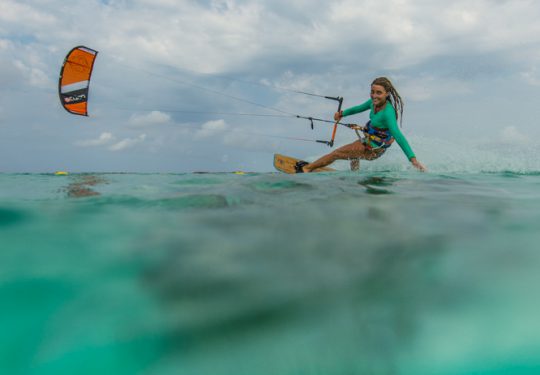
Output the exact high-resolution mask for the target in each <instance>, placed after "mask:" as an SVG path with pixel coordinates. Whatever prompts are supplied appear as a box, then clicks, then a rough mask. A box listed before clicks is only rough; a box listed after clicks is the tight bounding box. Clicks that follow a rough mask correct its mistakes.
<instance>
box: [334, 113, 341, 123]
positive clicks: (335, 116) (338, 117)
mask: <svg viewBox="0 0 540 375" xmlns="http://www.w3.org/2000/svg"><path fill="white" fill-rule="evenodd" d="M342 118H343V111H337V112H336V113H334V121H339V120H341V119H342Z"/></svg>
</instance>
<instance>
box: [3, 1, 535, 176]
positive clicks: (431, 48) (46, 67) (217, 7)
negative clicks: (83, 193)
mask: <svg viewBox="0 0 540 375" xmlns="http://www.w3.org/2000/svg"><path fill="white" fill-rule="evenodd" d="M539 17H540V7H539V6H538V5H537V4H536V3H535V2H533V1H504V0H477V1H474V2H471V1H470V0H456V1H452V2H428V1H412V0H387V1H386V2H384V3H383V2H381V1H378V0H366V1H363V2H362V4H361V6H359V3H358V1H356V0H336V1H333V2H328V1H323V0H297V1H294V2H291V1H289V0H272V1H270V0H262V1H251V0H247V1H246V0H211V1H210V0H209V1H174V0H156V1H152V0H133V1H129V2H126V1H98V0H89V1H84V2H83V1H80V2H78V3H77V6H76V7H75V6H72V7H71V6H70V7H66V6H65V4H64V2H61V1H60V0H48V1H35V0H33V1H17V0H0V82H2V85H0V95H1V98H2V106H3V109H4V111H3V113H2V115H3V116H4V118H5V119H6V122H7V123H10V124H11V123H12V122H13V121H19V123H20V124H23V123H24V124H31V123H32V121H33V119H32V117H36V113H39V116H40V121H47V122H49V123H55V124H59V126H67V125H66V124H67V123H68V122H76V121H89V122H94V124H96V123H99V125H100V126H103V129H111V128H113V126H114V127H115V129H118V131H120V128H119V126H120V125H119V124H124V126H125V125H127V126H129V127H132V128H140V129H144V130H141V131H144V132H146V133H147V134H150V133H149V132H150V131H152V137H151V142H148V141H147V142H146V144H145V146H147V147H146V148H147V149H155V150H159V148H160V147H161V146H160V145H157V143H156V145H157V146H155V147H153V146H152V144H154V142H156V141H155V140H156V139H158V137H161V138H160V139H163V142H167V143H168V144H172V143H174V142H175V141H176V140H178V142H181V141H182V138H186V137H184V135H186V134H187V133H188V132H189V134H191V135H192V136H193V139H190V141H193V140H195V141H198V143H197V147H201V148H205V147H210V146H208V145H209V144H212V147H214V148H212V149H208V150H205V151H208V152H213V153H216V154H219V155H223V154H227V153H228V152H229V151H228V150H230V149H237V148H238V147H242V145H246V147H251V146H252V145H256V146H257V147H259V146H260V147H261V149H264V150H270V149H271V148H272V147H274V145H273V144H271V143H270V142H268V138H263V137H260V138H261V141H260V144H259V143H258V141H257V140H254V138H256V137H254V136H250V139H247V138H246V135H247V133H245V132H244V133H242V132H239V131H237V129H250V128H249V126H253V124H254V121H253V119H252V118H248V117H234V118H231V119H230V118H229V117H227V121H228V122H229V123H227V122H225V121H224V120H215V121H209V122H206V123H204V124H203V125H202V127H201V128H200V129H197V130H186V129H184V128H182V129H180V128H173V127H172V126H167V125H172V124H176V123H178V124H180V123H182V124H185V125H186V128H187V127H188V125H193V124H194V123H201V122H204V121H206V119H207V117H203V115H202V114H196V113H195V112H197V111H208V112H225V111H227V112H244V113H247V112H258V113H261V112H263V110H262V109H261V107H254V106H250V105H249V104H247V103H245V102H243V103H240V102H239V101H234V100H231V99H232V98H231V97H233V96H234V97H242V98H249V100H250V101H252V102H255V103H261V104H263V105H265V106H267V107H273V108H278V109H280V110H283V111H287V112H290V113H298V114H301V115H310V116H316V117H325V118H326V117H327V116H331V115H332V113H333V111H335V103H334V102H332V101H325V100H324V99H320V100H319V99H318V98H312V97H307V96H301V95H297V94H293V93H290V92H287V91H283V90H281V91H280V90H275V87H281V88H288V89H295V90H300V91H307V92H315V93H318V94H323V95H332V96H337V95H340V96H344V97H345V103H344V105H346V106H349V105H354V104H357V103H359V102H361V100H365V99H367V95H368V93H369V91H368V90H369V83H370V82H371V80H372V79H373V78H374V77H375V76H378V75H387V76H389V77H390V78H391V79H392V80H393V81H394V83H396V86H397V87H398V89H399V90H400V93H401V94H402V96H403V98H404V101H405V102H411V101H412V102H415V101H416V102H425V103H426V105H425V106H417V107H416V108H420V107H421V110H419V111H421V115H420V116H419V117H418V120H419V121H420V122H421V121H424V122H425V125H424V126H426V127H427V126H428V123H429V122H431V121H433V119H434V118H435V119H436V118H439V117H440V116H442V115H443V114H442V113H441V106H440V105H438V101H444V104H445V106H446V107H445V108H451V109H452V111H451V113H450V114H455V113H458V112H460V111H462V112H463V116H462V118H463V120H462V121H459V122H456V123H458V124H459V125H456V126H463V128H466V127H470V126H472V125H474V126H478V127H483V128H485V129H491V128H490V127H489V126H490V125H489V124H490V123H492V120H493V119H497V118H498V117H500V115H501V111H503V110H506V109H504V108H489V110H487V111H485V112H486V113H479V114H477V115H476V114H475V115H474V116H473V115H471V116H469V114H470V113H466V112H467V111H470V110H471V109H470V108H471V107H472V106H467V105H468V104H469V103H470V101H471V97H473V96H475V97H476V99H478V100H479V101H482V100H484V101H486V102H487V101H488V100H491V101H492V102H497V103H500V102H504V100H505V99H506V98H507V97H508V95H509V93H515V92H520V90H521V89H522V87H518V85H522V86H526V91H527V92H526V93H525V94H524V95H523V97H522V98H523V99H524V100H525V101H527V103H526V105H530V106H534V105H535V104H534V98H535V97H538V95H539V94H538V90H540V73H538V72H539V70H538V69H539V68H538V66H540V52H538V48H537V46H538V44H539V43H540V23H539V22H538V21H537V20H538V18H539ZM156 19H159V20H160V21H159V22H155V20H156ZM59 20H62V22H59ZM515 20H519V22H516V21H515ZM78 44H84V45H88V46H89V47H91V48H95V49H97V50H98V51H99V52H100V54H99V55H98V58H97V60H96V65H95V69H94V76H93V79H92V84H91V89H90V90H91V92H90V97H91V99H90V101H91V106H92V108H95V110H92V116H91V117H90V119H84V120H82V119H80V118H73V117H69V116H68V115H67V114H65V113H62V115H63V117H54V116H57V115H58V113H59V112H54V110H51V108H53V109H58V105H56V106H53V105H51V103H52V102H53V101H54V102H55V103H56V104H57V101H58V98H57V94H56V90H57V78H58V72H59V68H60V65H61V63H62V61H63V58H64V56H65V54H66V52H67V51H68V50H69V49H70V48H71V47H73V46H75V45H78ZM209 46H211V48H209ZM126 65H129V66H130V67H126ZM131 67H136V68H140V69H139V70H135V69H131ZM485 67H487V68H488V69H484V68H485ZM202 73H210V74H208V75H207V74H202ZM214 73H219V77H229V76H230V77H241V79H242V80H244V79H245V81H252V82H259V83H260V84H259V85H258V86H257V87H255V86H254V85H252V86H249V88H248V89H246V87H247V86H246V85H243V84H242V83H239V82H234V81H225V80H219V78H217V79H216V77H218V75H215V74H214ZM480 75H482V77H480V78H482V79H483V80H481V79H478V76H480ZM516 77H518V78H519V79H518V80H516ZM186 81H189V82H193V83H194V85H191V86H189V87H187V88H186V85H184V84H183V83H184V82H186ZM516 81H520V82H516ZM523 82H526V83H527V85H523ZM25 85H32V88H31V89H29V88H28V87H24V86H25ZM197 85H199V87H198V88H197V87H196V86H197ZM265 85H266V87H264V86H265ZM205 87H207V88H209V89H206V90H205V89H204V88H205ZM201 88H202V89H201ZM212 91H213V93H212ZM475 91H477V92H478V95H475ZM216 92H222V93H227V94H229V97H227V95H221V96H220V95H214V94H215V93H216ZM441 99H444V100H441ZM476 99H475V100H476ZM178 103H182V106H183V107H185V109H187V110H193V112H194V113H191V114H187V113H182V114H181V113H180V112H178V113H175V114H174V115H172V116H171V115H168V114H167V113H165V112H166V111H165V112H160V111H159V110H154V111H149V112H146V113H140V112H139V113H135V111H132V112H127V113H128V114H127V115H126V112H125V111H126V110H127V111H129V108H131V109H134V108H137V109H138V110H139V111H140V110H141V108H147V109H150V110H152V109H159V108H161V109H163V108H175V107H174V106H177V105H178ZM488 106H489V103H488V104H485V106H484V107H483V108H486V107H488ZM29 108H32V110H33V111H34V112H33V113H32V111H30V110H28V109H29ZM126 108H127V109H126ZM408 108H412V106H411V107H408ZM477 108H478V106H477V107H476V108H475V109H477ZM98 109H100V110H101V111H100V112H98ZM110 109H111V111H109V110H110ZM113 109H114V110H116V112H115V113H113V111H112V110H113ZM183 109H184V108H183ZM264 112H265V113H266V112H268V113H277V112H272V111H264ZM131 113H135V114H133V115H131ZM417 113H418V112H417ZM97 115H99V116H97ZM408 115H409V113H408ZM24 116H27V117H28V121H26V118H24V119H23V118H22V117H24ZM47 116H48V117H47ZM527 116H531V114H530V112H529V113H526V111H524V112H522V113H516V114H514V117H516V118H515V119H512V121H516V122H515V123H520V124H525V125H524V126H528V127H529V129H527V131H536V129H535V128H533V125H532V122H531V121H530V120H531V119H530V117H527ZM517 117H519V118H517ZM126 118H127V119H128V120H127V122H126V121H125V120H126ZM202 118H204V120H201V119H202ZM478 118H481V119H482V121H484V122H485V124H484V123H479V122H478ZM424 119H425V120H424ZM264 121H271V120H270V119H265V120H264ZM292 121H297V120H294V119H292V120H289V119H283V120H282V119H279V120H276V121H275V123H273V124H272V129H273V132H272V133H273V134H289V133H288V132H289V131H290V129H291V126H290V125H291V123H292ZM261 122H263V120H262V119H261ZM510 123H511V122H510ZM265 124H266V123H265ZM233 125H234V126H233ZM248 125H249V126H248ZM419 125H421V124H420V123H419ZM25 126H27V127H28V130H27V129H26V128H25ZM30 127H31V125H20V126H18V127H17V130H18V131H19V132H26V133H25V134H27V135H28V137H32V136H35V135H32V134H31V131H30V130H29V129H30ZM304 128H307V126H304ZM7 129H9V127H7V126H4V127H2V131H3V132H2V134H0V138H4V137H6V138H8V139H9V136H10V134H8V133H7V131H8V130H7ZM150 129H151V130H150ZM190 129H192V128H190ZM515 130H516V129H514V130H508V129H507V130H506V131H505V132H502V133H501V135H504V136H506V137H514V136H516V134H515ZM519 130H521V131H523V129H522V127H521V126H520V127H519ZM437 131H439V130H437ZM440 131H441V132H443V131H444V129H440ZM115 134H116V132H115ZM310 134H311V133H310ZM298 136H299V137H303V136H304V133H302V135H300V134H298ZM305 136H306V137H309V135H308V134H305ZM210 137H219V140H220V143H217V142H209V138H210ZM145 141H146V136H145V135H142V136H139V137H136V136H133V137H131V138H125V137H120V136H118V139H116V138H115V137H114V136H113V135H112V134H111V133H103V134H102V135H100V137H98V138H97V139H89V140H81V141H79V142H76V144H77V145H78V146H80V147H92V146H102V147H109V148H110V150H111V151H121V150H125V149H128V148H129V147H134V146H136V145H140V144H141V143H143V142H145ZM247 145H249V146H247ZM265 145H268V146H265ZM297 145H299V146H298V147H303V146H302V144H298V143H297ZM54 146H55V145H50V147H51V150H52V149H55V147H54ZM7 147H16V146H11V145H7ZM265 147H266V148H265ZM307 147H309V146H307V145H306V149H307ZM98 151H101V150H96V152H98ZM51 152H53V151H51ZM295 152H297V153H298V154H303V151H302V150H295ZM310 152H311V151H309V149H308V151H306V153H310ZM111 157H114V155H113V154H111ZM232 159H234V158H233V157H231V160H232ZM29 162H30V163H31V161H29ZM29 169H32V168H29ZM97 169H99V166H97Z"/></svg>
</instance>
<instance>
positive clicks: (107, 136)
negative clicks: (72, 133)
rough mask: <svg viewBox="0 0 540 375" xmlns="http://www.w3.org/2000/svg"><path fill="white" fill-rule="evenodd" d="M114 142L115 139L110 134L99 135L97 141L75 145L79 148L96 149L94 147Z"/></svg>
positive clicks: (91, 140)
mask: <svg viewBox="0 0 540 375" xmlns="http://www.w3.org/2000/svg"><path fill="white" fill-rule="evenodd" d="M114 140H115V137H114V135H112V134H111V133H101V135H100V136H99V138H97V139H88V140H84V141H77V142H75V145H76V146H79V147H96V146H103V145H106V144H109V143H111V142H114Z"/></svg>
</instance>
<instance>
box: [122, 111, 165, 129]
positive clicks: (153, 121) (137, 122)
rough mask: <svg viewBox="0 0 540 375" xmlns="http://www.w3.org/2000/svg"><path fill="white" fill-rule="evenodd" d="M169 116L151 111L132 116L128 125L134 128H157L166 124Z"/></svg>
mask: <svg viewBox="0 0 540 375" xmlns="http://www.w3.org/2000/svg"><path fill="white" fill-rule="evenodd" d="M170 121H171V116H170V115H168V114H167V113H163V112H160V111H152V112H149V113H146V114H133V115H132V116H131V118H130V119H129V124H130V125H131V126H134V127H145V126H157V125H164V124H168V123H170Z"/></svg>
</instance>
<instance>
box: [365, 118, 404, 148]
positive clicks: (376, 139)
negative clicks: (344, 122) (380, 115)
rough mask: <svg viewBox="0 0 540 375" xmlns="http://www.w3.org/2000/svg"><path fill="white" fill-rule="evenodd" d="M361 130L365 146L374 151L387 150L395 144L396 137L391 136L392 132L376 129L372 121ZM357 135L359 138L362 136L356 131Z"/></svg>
mask: <svg viewBox="0 0 540 375" xmlns="http://www.w3.org/2000/svg"><path fill="white" fill-rule="evenodd" d="M360 130H361V131H362V133H364V138H363V139H362V141H363V142H364V144H365V145H366V146H367V147H368V148H370V149H372V150H374V149H383V150H384V149H387V148H388V147H390V146H391V145H392V143H394V137H392V134H390V130H388V129H379V128H375V127H373V126H372V125H371V121H368V123H367V124H366V126H364V127H361V128H360ZM355 131H356V134H357V135H358V137H359V138H361V137H360V134H359V133H358V131H357V130H356V129H355Z"/></svg>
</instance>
